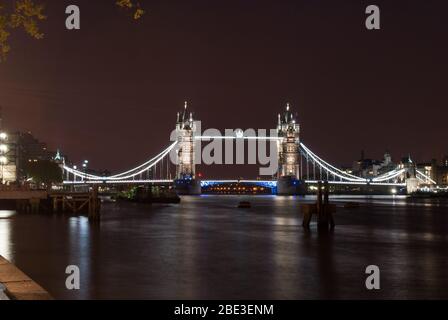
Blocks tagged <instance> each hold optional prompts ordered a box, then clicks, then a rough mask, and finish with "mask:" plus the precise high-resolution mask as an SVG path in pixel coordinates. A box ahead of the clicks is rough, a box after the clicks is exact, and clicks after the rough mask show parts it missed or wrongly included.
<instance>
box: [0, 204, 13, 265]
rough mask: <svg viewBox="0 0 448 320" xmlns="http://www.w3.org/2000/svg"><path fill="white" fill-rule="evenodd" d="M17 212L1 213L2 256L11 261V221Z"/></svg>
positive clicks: (0, 252)
mask: <svg viewBox="0 0 448 320" xmlns="http://www.w3.org/2000/svg"><path fill="white" fill-rule="evenodd" d="M14 215H15V211H0V255H2V256H3V257H5V258H6V259H9V260H11V259H12V255H11V230H10V228H11V227H10V223H9V221H8V220H9V219H11V218H12V217H13V216H14Z"/></svg>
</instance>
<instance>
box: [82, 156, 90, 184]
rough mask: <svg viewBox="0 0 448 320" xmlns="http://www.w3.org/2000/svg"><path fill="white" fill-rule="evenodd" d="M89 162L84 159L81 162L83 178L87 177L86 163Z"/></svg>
mask: <svg viewBox="0 0 448 320" xmlns="http://www.w3.org/2000/svg"><path fill="white" fill-rule="evenodd" d="M88 164H89V160H84V162H83V164H82V168H83V171H84V177H83V180H84V179H86V178H87V165H88Z"/></svg>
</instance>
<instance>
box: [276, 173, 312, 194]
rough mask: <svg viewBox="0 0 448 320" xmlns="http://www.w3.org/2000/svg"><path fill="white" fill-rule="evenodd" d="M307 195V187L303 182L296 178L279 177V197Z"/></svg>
mask: <svg viewBox="0 0 448 320" xmlns="http://www.w3.org/2000/svg"><path fill="white" fill-rule="evenodd" d="M305 194H306V185H305V182H304V181H303V180H298V179H297V178H296V177H292V176H286V177H279V178H278V180H277V195H279V196H299V195H305Z"/></svg>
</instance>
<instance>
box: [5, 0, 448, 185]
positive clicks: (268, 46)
mask: <svg viewBox="0 0 448 320" xmlns="http://www.w3.org/2000/svg"><path fill="white" fill-rule="evenodd" d="M42 1H43V2H46V4H47V15H48V20H47V21H46V22H45V23H44V24H43V29H44V31H45V33H46V38H45V39H44V40H40V41H35V40H32V39H30V38H29V37H27V36H25V35H23V34H22V32H17V33H15V34H13V37H12V40H11V42H12V43H11V44H12V52H11V54H10V56H9V58H8V60H7V61H6V62H5V63H1V64H0V105H2V106H3V109H4V112H3V113H4V118H5V125H6V126H7V127H8V128H9V129H10V130H13V131H16V130H22V131H25V130H31V131H32V132H34V133H35V135H36V136H37V137H38V138H40V139H41V140H43V141H46V142H48V143H49V145H50V147H52V148H57V147H60V148H61V149H62V150H63V152H64V153H66V154H68V155H69V157H70V158H72V159H73V160H76V161H80V160H81V159H84V158H87V159H90V160H91V163H92V165H93V166H94V167H98V168H109V169H113V170H119V169H127V168H129V167H131V166H132V165H135V164H138V163H140V162H141V161H143V160H145V159H147V158H148V157H150V156H152V155H154V153H156V152H157V151H159V150H161V149H162V148H163V147H165V146H167V145H168V143H169V133H170V132H171V130H172V129H173V127H174V122H175V114H176V112H177V111H178V110H179V109H180V108H182V105H183V101H184V100H188V101H190V103H191V107H192V108H193V109H194V112H195V114H196V117H197V118H199V119H200V120H202V122H203V127H204V126H205V127H210V128H211V127H213V128H220V129H224V128H273V127H274V126H275V124H276V115H277V113H278V112H279V111H281V110H282V109H283V106H284V104H285V103H286V102H287V101H290V102H291V103H292V104H293V107H294V109H295V110H296V111H297V112H298V114H299V121H300V123H301V125H302V139H303V141H304V142H305V143H306V144H307V145H308V146H309V147H310V148H311V149H312V150H313V151H314V152H316V153H317V154H319V155H320V156H322V157H324V158H325V159H327V160H329V161H330V162H333V163H335V164H351V162H352V161H353V160H354V159H357V158H359V154H360V150H361V149H365V150H366V155H367V156H370V157H374V158H380V157H381V156H382V154H383V153H384V151H385V150H386V149H389V150H390V151H391V153H392V155H393V156H394V157H395V158H396V159H397V158H398V157H401V156H402V155H405V154H407V153H409V152H411V154H412V155H413V156H414V158H416V159H417V160H427V159H430V158H432V157H439V158H440V157H441V156H442V155H443V154H445V153H448V146H447V144H446V141H447V138H448V130H447V127H446V122H447V119H448V110H447V106H448V103H447V102H448V95H447V83H448V82H447V75H448V60H447V57H448V50H447V34H448V32H447V31H448V19H446V12H447V8H448V6H447V4H446V1H442V0H440V1H427V0H425V1H423V0H421V1H404V0H403V1H368V2H367V1H355V0H344V1H342V0H340V1H335V0H327V1H324V0H314V1H311V0H309V1H278V0H277V1H260V0H257V1H255V0H239V1H236V0H213V1H211V0H208V1H205V0H204V1H195V0H189V1H186V0H182V1H170V0H159V1H149V0H141V2H142V4H143V6H144V8H145V9H146V10H147V12H148V13H147V15H146V16H144V18H143V19H142V20H141V21H139V22H134V21H132V19H130V17H129V16H127V15H126V13H125V12H123V11H121V10H119V9H117V8H116V7H115V6H114V2H115V1H114V0H101V1H100V0H98V1H91V0H90V1H87V0H76V1H72V0H70V1H65V0H58V1H54V0H42ZM69 4H77V5H79V6H80V8H81V16H82V20H81V31H67V30H65V17H66V15H65V13H64V12H65V7H66V6H67V5H69ZM368 4H377V5H379V6H380V8H381V13H382V30H381V31H367V30H366V29H365V27H364V21H365V17H366V15H365V14H364V10H365V8H366V6H367V5H368ZM205 170H209V169H205ZM232 170H233V171H232ZM235 170H239V169H238V168H234V169H231V170H230V171H229V170H223V168H222V167H221V168H219V167H218V168H216V167H215V168H213V169H210V171H207V174H210V175H211V174H212V173H211V172H213V175H214V176H217V175H220V176H223V177H224V176H227V175H234V174H235V172H236V171H235ZM239 174H242V173H241V172H239Z"/></svg>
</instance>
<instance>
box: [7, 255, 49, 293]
mask: <svg viewBox="0 0 448 320" xmlns="http://www.w3.org/2000/svg"><path fill="white" fill-rule="evenodd" d="M0 284H2V285H3V286H4V287H5V288H6V290H5V292H4V294H5V295H6V297H7V298H8V299H10V300H52V297H51V296H50V294H49V293H48V292H47V291H45V290H44V289H43V288H42V287H41V286H40V285H38V284H37V283H36V282H34V281H33V280H32V279H31V278H30V277H28V276H27V275H26V274H25V273H23V272H22V271H20V270H19V269H18V268H17V267H16V266H14V265H13V264H12V263H10V262H9V261H8V260H6V259H5V258H3V257H2V256H0Z"/></svg>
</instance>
